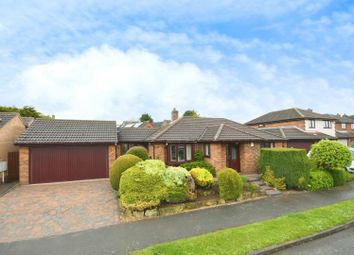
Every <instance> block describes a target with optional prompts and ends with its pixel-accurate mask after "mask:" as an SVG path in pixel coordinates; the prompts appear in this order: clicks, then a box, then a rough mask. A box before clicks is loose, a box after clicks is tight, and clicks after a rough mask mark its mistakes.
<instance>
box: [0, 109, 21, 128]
mask: <svg viewBox="0 0 354 255" xmlns="http://www.w3.org/2000/svg"><path fill="white" fill-rule="evenodd" d="M18 115H19V113H17V112H0V128H2V127H3V126H5V125H6V123H7V122H9V121H10V120H12V119H13V118H14V117H16V116H18Z"/></svg>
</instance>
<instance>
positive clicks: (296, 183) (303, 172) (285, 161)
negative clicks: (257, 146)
mask: <svg viewBox="0 0 354 255" xmlns="http://www.w3.org/2000/svg"><path fill="white" fill-rule="evenodd" d="M259 166H260V169H261V172H262V173H264V172H265V171H266V168H267V167H270V168H271V169H272V171H273V173H274V176H275V177H277V178H285V183H286V187H287V188H289V189H303V188H305V187H307V184H308V182H309V179H310V170H311V162H310V160H309V159H308V157H307V155H306V151H305V150H303V149H292V148H264V149H261V156H260V161H259Z"/></svg>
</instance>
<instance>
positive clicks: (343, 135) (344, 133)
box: [336, 131, 354, 138]
mask: <svg viewBox="0 0 354 255" xmlns="http://www.w3.org/2000/svg"><path fill="white" fill-rule="evenodd" d="M336 137H337V138H354V133H350V132H347V131H337V132H336Z"/></svg>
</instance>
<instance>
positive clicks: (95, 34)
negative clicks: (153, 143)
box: [0, 0, 354, 122]
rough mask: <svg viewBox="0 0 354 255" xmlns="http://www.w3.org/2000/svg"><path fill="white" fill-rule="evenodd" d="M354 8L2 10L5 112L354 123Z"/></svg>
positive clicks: (72, 6) (324, 4)
mask: <svg viewBox="0 0 354 255" xmlns="http://www.w3.org/2000/svg"><path fill="white" fill-rule="evenodd" d="M353 45H354V3H353V1H344V0H336V1H334V0H333V1H330V0H318V1H307V0H293V1H282V0H268V1H261V0H248V1H246V0H241V1H226V0H225V1H223V0H219V1H207V2H206V1H186V0H184V1H158V0H151V1H134V2H132V1H113V0H112V1H94V0H89V1H16V3H14V1H6V0H3V1H1V2H0V104H2V105H16V106H22V105H34V106H35V107H37V108H38V109H39V110H40V111H42V112H44V113H47V114H55V115H56V116H57V117H58V118H81V119H83V118H88V119H115V120H117V121H122V120H124V119H134V118H137V117H138V116H140V114H141V113H144V112H148V113H150V114H151V115H152V116H153V117H154V118H155V119H156V120H160V119H165V118H169V116H170V111H171V109H172V108H173V107H176V108H177V109H179V110H180V111H181V112H183V111H184V110H186V109H191V108H192V109H195V110H197V111H199V112H200V113H201V114H202V115H204V116H222V117H229V118H232V119H234V120H236V121H240V122H244V121H247V120H250V119H252V118H254V117H256V116H258V115H260V114H262V113H265V112H267V111H271V110H276V109H281V108H289V107H294V106H296V107H300V108H312V109H314V110H315V111H318V112H331V113H337V112H338V113H344V112H346V113H349V114H354V110H353V98H354V85H353V82H354V51H353Z"/></svg>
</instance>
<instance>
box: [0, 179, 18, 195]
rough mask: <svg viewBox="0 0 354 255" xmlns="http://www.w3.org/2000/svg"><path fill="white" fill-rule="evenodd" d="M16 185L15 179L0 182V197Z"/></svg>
mask: <svg viewBox="0 0 354 255" xmlns="http://www.w3.org/2000/svg"><path fill="white" fill-rule="evenodd" d="M16 185H17V182H16V181H12V182H5V183H0V197H2V196H4V195H5V194H6V193H8V192H9V191H10V190H11V189H13V188H14V187H15V186H16Z"/></svg>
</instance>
